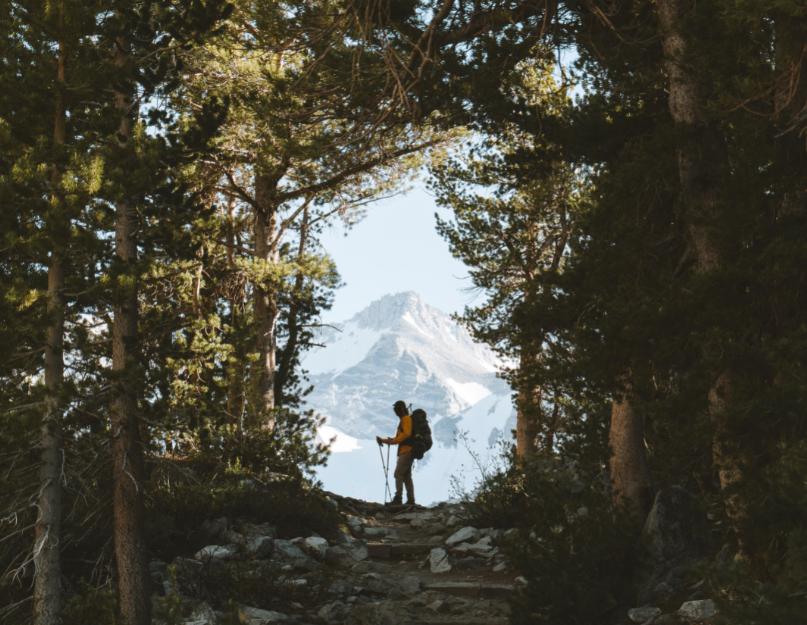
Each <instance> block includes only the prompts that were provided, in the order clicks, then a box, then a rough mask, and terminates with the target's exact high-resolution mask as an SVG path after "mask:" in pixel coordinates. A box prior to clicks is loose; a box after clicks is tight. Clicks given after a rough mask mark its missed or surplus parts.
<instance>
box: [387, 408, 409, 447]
mask: <svg viewBox="0 0 807 625" xmlns="http://www.w3.org/2000/svg"><path fill="white" fill-rule="evenodd" d="M410 436H412V417H410V416H408V415H407V416H406V417H404V418H403V419H401V432H400V433H399V434H398V435H397V436H396V437H395V438H385V439H384V442H385V443H387V445H400V444H401V443H403V442H404V441H405V440H406V439H407V438H409V437H410Z"/></svg>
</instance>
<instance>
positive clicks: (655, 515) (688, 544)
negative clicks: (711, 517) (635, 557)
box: [639, 486, 711, 604]
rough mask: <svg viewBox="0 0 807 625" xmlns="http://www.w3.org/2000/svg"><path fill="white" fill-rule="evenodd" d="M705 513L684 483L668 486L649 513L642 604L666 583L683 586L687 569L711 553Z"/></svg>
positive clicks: (644, 539) (644, 542) (642, 564)
mask: <svg viewBox="0 0 807 625" xmlns="http://www.w3.org/2000/svg"><path fill="white" fill-rule="evenodd" d="M707 530H708V523H707V521H706V517H705V515H704V514H702V513H701V512H699V511H698V510H697V509H696V508H695V497H694V495H692V494H691V493H689V492H688V491H686V490H685V489H684V488H682V487H681V486H671V487H669V488H664V489H662V490H660V491H659V492H658V493H657V494H656V500H655V503H654V504H653V508H652V510H651V511H650V514H649V515H648V516H647V521H646V522H645V526H644V530H643V532H642V551H641V556H640V557H641V562H640V571H641V579H642V582H641V585H640V588H639V603H640V604H647V603H650V601H651V597H652V594H653V591H654V589H655V588H656V587H658V585H659V584H661V583H662V582H664V583H666V584H668V585H669V586H670V587H671V588H672V589H673V590H674V591H675V590H677V589H680V588H682V587H683V583H684V578H685V574H686V571H687V569H689V568H690V567H692V566H693V565H694V564H696V563H697V562H698V561H699V560H701V559H702V558H705V557H707V556H708V555H709V554H710V553H711V539H710V537H709V534H708V533H707Z"/></svg>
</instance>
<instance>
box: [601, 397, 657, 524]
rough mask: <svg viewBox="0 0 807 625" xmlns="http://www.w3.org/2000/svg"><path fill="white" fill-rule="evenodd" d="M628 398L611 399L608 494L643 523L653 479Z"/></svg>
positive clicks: (650, 502) (640, 429)
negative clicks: (626, 505) (609, 487)
mask: <svg viewBox="0 0 807 625" xmlns="http://www.w3.org/2000/svg"><path fill="white" fill-rule="evenodd" d="M627 392H628V394H629V393H630V387H628V389H627ZM628 394H626V395H625V396H623V397H621V398H618V399H614V401H613V405H612V408H611V429H610V433H609V442H610V444H611V450H612V452H613V455H612V456H611V486H612V490H611V494H612V498H613V500H614V503H619V502H620V501H623V502H626V503H627V504H628V506H629V507H630V509H631V510H632V511H633V512H634V513H635V514H636V516H637V518H638V519H640V520H641V522H642V523H644V520H645V518H646V517H647V513H648V512H650V508H651V507H652V505H653V490H654V489H653V477H652V476H651V474H650V468H649V467H648V466H647V456H646V454H645V446H644V429H643V427H642V419H641V417H640V416H639V415H637V414H636V412H635V411H634V410H633V407H632V406H631V405H630V400H629V396H628Z"/></svg>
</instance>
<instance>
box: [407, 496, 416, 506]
mask: <svg viewBox="0 0 807 625" xmlns="http://www.w3.org/2000/svg"><path fill="white" fill-rule="evenodd" d="M406 505H407V506H414V505H415V500H414V499H412V498H411V497H410V498H409V499H407V500H406Z"/></svg>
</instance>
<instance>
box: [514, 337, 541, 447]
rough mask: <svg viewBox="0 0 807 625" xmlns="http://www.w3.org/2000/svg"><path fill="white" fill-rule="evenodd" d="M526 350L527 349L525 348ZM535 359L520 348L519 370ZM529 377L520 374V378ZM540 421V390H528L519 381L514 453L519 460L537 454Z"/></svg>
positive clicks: (523, 348)
mask: <svg viewBox="0 0 807 625" xmlns="http://www.w3.org/2000/svg"><path fill="white" fill-rule="evenodd" d="M526 349H527V350H528V349H529V348H526ZM534 358H535V355H534V354H531V353H528V352H527V353H525V347H523V346H522V348H521V362H520V363H519V370H520V371H521V372H524V371H526V369H528V368H529V366H530V363H532V362H533V360H534ZM524 377H529V376H524V375H523V374H522V378H524ZM540 419H541V389H540V388H529V386H528V383H525V381H524V380H523V379H522V380H520V381H519V386H518V398H517V399H516V453H517V454H518V456H519V457H520V458H527V457H529V456H532V455H533V454H535V453H537V452H538V440H537V439H538V432H539V431H540V429H541V428H540Z"/></svg>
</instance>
